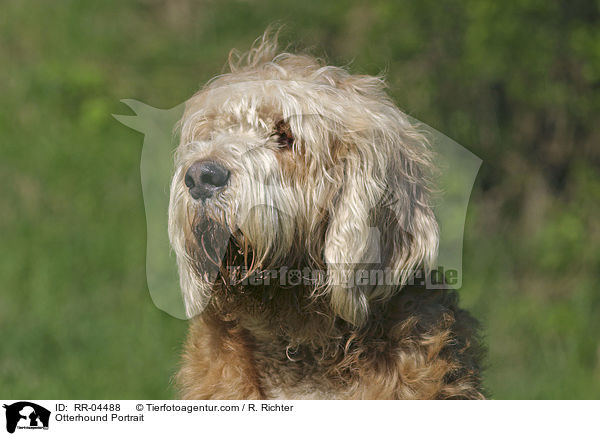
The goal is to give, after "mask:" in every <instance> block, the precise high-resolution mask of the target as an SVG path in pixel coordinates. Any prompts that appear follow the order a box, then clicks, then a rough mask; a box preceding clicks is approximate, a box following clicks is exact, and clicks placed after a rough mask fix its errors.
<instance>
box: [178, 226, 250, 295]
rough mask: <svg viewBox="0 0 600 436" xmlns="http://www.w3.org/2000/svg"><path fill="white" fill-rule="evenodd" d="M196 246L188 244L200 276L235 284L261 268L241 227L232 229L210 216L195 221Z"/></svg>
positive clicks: (194, 243) (194, 242) (213, 280)
mask: <svg viewBox="0 0 600 436" xmlns="http://www.w3.org/2000/svg"><path fill="white" fill-rule="evenodd" d="M193 236H194V241H193V244H192V245H193V246H191V247H188V248H189V250H188V252H189V253H191V255H192V257H193V259H194V265H195V267H196V269H197V272H198V273H199V275H200V276H201V277H204V278H205V279H207V280H211V281H212V282H213V283H215V282H216V281H222V282H223V283H225V284H226V285H234V284H236V283H238V282H241V281H242V280H244V279H245V278H247V277H248V276H249V275H250V274H252V273H256V272H257V271H259V269H260V265H259V263H258V262H257V261H256V259H255V256H254V252H253V250H252V247H251V246H250V245H249V244H248V242H247V238H245V237H244V235H243V233H242V232H241V231H240V230H236V231H235V232H233V233H232V232H231V231H230V230H229V229H228V228H227V227H226V226H223V225H222V224H220V223H219V222H217V221H215V220H212V219H210V218H202V219H197V220H196V222H195V223H194V224H193Z"/></svg>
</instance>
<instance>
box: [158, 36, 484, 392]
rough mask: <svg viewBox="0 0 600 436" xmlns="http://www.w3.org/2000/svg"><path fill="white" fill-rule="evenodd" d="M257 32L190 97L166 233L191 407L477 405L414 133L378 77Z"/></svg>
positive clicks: (463, 320) (473, 348) (468, 321)
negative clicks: (177, 288) (430, 283)
mask: <svg viewBox="0 0 600 436" xmlns="http://www.w3.org/2000/svg"><path fill="white" fill-rule="evenodd" d="M274 41H275V38H270V37H268V36H265V37H263V38H262V39H261V40H260V41H259V42H258V43H257V44H256V45H255V46H254V48H253V49H252V50H250V52H249V53H248V54H246V55H244V56H232V57H231V59H230V62H229V64H230V70H231V71H230V72H229V73H227V74H223V75H220V76H218V77H216V78H215V79H213V80H211V81H210V82H209V83H208V84H207V85H206V86H205V87H204V88H203V89H202V90H201V91H200V92H198V93H197V94H196V95H194V96H193V97H192V98H191V99H190V100H189V101H188V102H187V104H186V109H185V113H184V115H183V118H182V120H181V122H180V130H181V142H180V145H179V146H178V148H177V152H176V157H175V159H176V168H175V175H174V177H173V180H172V185H171V198H170V208H169V235H170V240H171V244H172V247H173V250H174V251H175V254H176V256H177V263H178V267H179V274H180V282H181V287H182V291H183V294H184V300H185V305H186V310H187V313H188V316H190V317H192V316H193V317H194V319H193V320H192V321H191V329H190V334H189V338H188V343H187V346H186V351H185V356H184V363H183V367H182V368H181V370H180V371H179V373H178V376H177V382H178V384H179V387H180V389H181V395H182V396H183V397H184V398H186V399H263V398H289V399H294V398H298V399H300V398H312V399H319V398H323V399H421V398H422V399H438V398H439V399H442V398H483V396H482V394H481V386H480V369H479V360H480V354H481V351H480V346H479V344H478V338H477V332H476V323H475V321H474V320H473V319H472V318H471V317H470V316H469V315H468V314H467V313H466V312H465V311H463V310H460V309H459V308H458V307H457V305H456V304H457V297H456V293H455V291H450V290H439V289H438V290H433V289H427V288H426V286H421V285H419V284H415V283H414V280H413V277H414V276H415V274H416V273H417V272H418V273H421V274H425V275H427V274H428V273H429V267H430V265H431V264H432V262H433V261H434V259H435V257H436V252H437V245H438V225H437V223H436V219H435V216H434V214H433V212H432V209H431V205H430V198H429V197H430V186H429V183H428V179H429V177H428V174H429V172H430V170H431V168H432V167H433V164H432V162H435V158H432V157H431V154H430V152H429V147H428V144H427V141H426V139H425V137H424V136H423V135H422V134H420V132H419V131H418V130H417V129H416V128H415V127H414V126H413V124H411V123H410V122H409V120H408V119H407V117H406V116H405V115H404V114H403V113H402V112H400V110H398V108H397V107H396V106H395V105H394V104H393V102H392V101H391V99H390V98H389V97H388V96H387V95H386V93H385V91H384V83H383V81H382V79H381V78H379V77H371V76H356V75H351V74H349V73H348V72H347V71H346V70H344V69H342V68H337V67H332V66H326V65H324V64H322V63H321V62H320V61H318V60H317V59H314V58H312V57H310V56H305V55H293V54H288V53H283V54H277V52H276V43H275V42H274Z"/></svg>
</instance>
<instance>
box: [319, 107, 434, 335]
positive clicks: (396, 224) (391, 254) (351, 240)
mask: <svg viewBox="0 0 600 436" xmlns="http://www.w3.org/2000/svg"><path fill="white" fill-rule="evenodd" d="M393 115H394V116H393V117H391V119H390V120H388V121H390V122H388V123H386V124H387V125H386V126H385V128H386V129H387V131H385V132H384V131H381V130H380V131H374V132H370V133H369V134H366V135H365V134H363V135H360V136H356V137H355V138H353V142H354V143H353V144H352V145H353V146H352V147H351V149H350V150H349V151H348V154H347V155H346V156H345V158H344V159H343V176H342V181H341V188H340V191H339V193H338V196H337V198H336V199H335V201H334V205H333V206H332V207H331V209H330V211H329V212H330V221H329V226H328V229H327V233H326V236H325V248H324V257H325V262H326V264H327V273H328V274H327V279H328V283H327V290H328V292H329V294H330V299H331V304H332V307H333V310H334V312H335V313H336V314H337V315H338V316H340V317H341V318H343V319H345V320H346V321H348V322H350V323H352V324H354V325H356V326H361V325H364V324H365V323H366V321H367V318H368V316H369V311H370V306H371V304H370V303H371V302H372V301H373V300H386V299H388V298H390V297H391V296H392V295H393V294H394V293H395V292H397V291H398V290H399V289H401V287H402V285H403V284H405V283H406V281H407V280H408V279H409V278H410V277H411V275H412V274H413V273H414V271H415V270H417V269H421V268H422V269H424V270H425V273H428V272H429V266H430V265H431V264H432V263H433V261H434V259H435V257H436V254H437V245H438V226H437V222H436V220H435V217H434V214H433V212H432V210H431V207H430V205H429V200H428V189H427V183H426V172H427V169H428V166H429V165H430V164H429V162H430V159H429V152H428V147H427V142H426V140H425V138H424V137H422V136H421V135H420V134H419V133H418V132H417V131H416V130H415V129H414V128H413V127H412V126H411V125H410V124H409V123H408V122H407V121H406V119H405V118H404V116H403V115H402V114H401V113H400V112H399V111H398V112H395V111H394V112H393ZM375 270H376V271H375Z"/></svg>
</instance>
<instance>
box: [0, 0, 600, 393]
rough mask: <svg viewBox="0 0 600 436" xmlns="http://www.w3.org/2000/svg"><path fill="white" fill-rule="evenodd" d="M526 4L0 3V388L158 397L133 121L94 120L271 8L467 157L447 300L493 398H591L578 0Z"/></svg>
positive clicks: (161, 368) (594, 212)
mask: <svg viewBox="0 0 600 436" xmlns="http://www.w3.org/2000/svg"><path fill="white" fill-rule="evenodd" d="M534 3H535V2H530V1H521V2H517V3H516V5H515V6H513V7H511V8H502V9H499V8H497V7H496V6H495V4H496V3H495V2H492V1H486V2H464V3H460V2H454V1H444V2H434V1H426V2H417V3H410V4H409V3H406V4H399V3H396V2H387V1H378V2H373V3H371V4H370V5H369V6H365V5H361V3H359V2H347V3H343V2H321V1H314V0H309V1H304V2H275V1H268V2H241V1H240V2H232V3H229V4H225V3H218V2H192V1H188V0H178V1H171V2H166V1H159V0H155V1H116V0H111V1H102V2H101V1H90V2H75V1H64V2H60V3H49V2H43V1H41V0H40V1H35V0H28V1H18V0H8V1H5V2H4V3H3V6H2V14H1V16H0V102H1V105H0V193H1V195H0V331H1V332H2V341H1V345H0V396H1V397H5V398H98V399H104V398H124V399H126V398H170V397H172V396H173V395H174V392H173V390H172V387H171V385H170V377H171V375H172V374H173V372H174V370H175V368H176V366H177V361H178V352H179V350H180V347H181V343H182V341H183V339H184V336H185V328H186V324H185V322H183V321H180V320H177V319H174V318H171V317H170V316H168V315H166V314H164V313H162V312H161V311H159V310H158V309H156V308H155V307H154V306H153V304H152V301H151V300H150V295H149V293H148V289H147V285H146V281H145V280H146V276H145V246H146V234H145V217H144V207H143V199H142V192H141V184H140V170H139V161H140V153H141V145H142V135H141V134H139V133H136V132H134V131H132V130H130V129H127V128H126V127H124V126H122V125H120V124H119V123H118V122H117V121H115V120H114V119H113V118H112V117H111V114H112V113H128V111H127V109H126V108H125V107H124V106H123V105H121V104H120V103H119V100H120V99H122V98H134V99H138V100H140V101H143V102H145V103H148V104H150V105H152V106H156V107H160V108H170V107H173V106H175V105H177V104H179V103H181V102H182V101H184V100H185V99H186V98H187V97H189V96H190V95H191V94H192V93H193V92H195V91H196V90H197V89H198V87H199V86H200V85H201V84H202V83H203V82H204V81H206V80H207V79H209V78H210V77H211V76H213V75H214V74H215V73H217V72H220V71H221V69H222V67H223V65H224V63H225V60H226V55H227V52H228V50H229V49H230V48H232V47H237V48H240V49H245V48H247V47H248V46H249V45H250V43H251V41H252V40H253V39H254V38H256V37H257V36H258V35H259V34H261V33H262V31H263V30H264V29H265V27H266V26H267V24H269V23H271V22H273V21H282V22H284V23H286V24H287V25H288V31H287V34H285V36H284V39H285V40H286V41H295V40H298V41H302V43H301V44H298V45H300V46H305V47H306V46H308V47H312V48H313V51H314V52H316V53H317V54H320V55H322V54H326V55H327V56H328V59H329V60H330V61H331V62H334V63H338V64H347V63H349V62H350V61H353V62H352V65H351V68H352V70H353V71H354V72H359V73H370V74H374V73H378V72H380V71H381V70H387V71H388V76H389V83H390V85H391V92H392V94H393V95H394V97H395V98H396V100H397V101H398V103H399V105H400V107H402V108H403V109H405V110H406V111H408V112H409V113H410V114H411V115H412V116H414V117H416V118H418V119H420V120H422V121H424V122H426V123H428V124H430V125H432V126H433V127H435V128H437V129H438V130H440V131H442V132H444V133H445V134H447V135H448V136H450V137H452V138H454V139H456V140H457V141H458V142H460V143H462V144H463V145H465V146H466V147H467V148H469V149H470V150H471V151H473V152H474V153H476V154H477V155H479V156H480V157H481V158H482V159H483V160H484V164H483V167H482V170H481V173H480V176H479V178H478V180H477V183H476V187H475V191H474V194H473V197H472V200H471V205H470V208H469V214H468V218H467V223H466V230H465V234H466V241H465V257H464V259H463V261H464V267H465V268H464V280H463V289H462V290H461V293H462V297H463V303H464V305H465V306H466V307H468V308H470V309H471V310H472V311H473V312H474V314H475V315H476V316H477V317H478V318H480V319H481V321H482V325H483V327H484V330H485V333H486V342H487V346H488V349H489V358H488V366H489V369H488V371H487V373H486V385H487V387H488V389H489V390H490V392H491V393H492V395H493V397H494V398H600V364H599V358H600V357H599V356H600V333H599V332H600V292H599V290H598V277H597V272H598V271H599V270H600V250H599V248H598V247H599V246H600V243H599V242H600V234H599V232H598V226H597V217H598V212H599V210H598V209H599V206H598V201H597V199H598V198H600V175H599V171H598V166H597V163H598V161H599V160H598V159H597V158H598V156H597V152H596V151H595V147H593V145H591V144H597V140H598V137H599V135H598V131H597V129H596V128H594V127H593V125H592V122H591V120H593V114H597V111H598V109H599V108H600V100H599V98H598V96H597V92H596V93H593V92H591V91H590V90H593V89H596V88H594V87H593V86H592V85H593V84H594V83H596V82H595V81H597V80H598V78H600V73H598V72H599V71H600V68H598V65H599V64H600V63H599V61H598V59H600V57H598V56H597V53H600V51H598V47H599V46H598V44H597V41H598V39H597V38H595V35H596V33H594V32H596V31H595V30H594V29H595V28H597V21H594V20H597V14H596V12H597V11H596V12H594V11H592V12H594V13H592V12H590V11H588V10H587V9H586V8H585V7H584V5H583V4H582V5H580V8H579V9H573V10H570V12H569V14H570V15H569V14H566V15H565V14H564V13H563V12H562V11H560V10H558V9H556V8H555V7H554V6H552V5H546V6H544V5H542V4H539V5H538V4H534ZM590 7H591V6H590ZM561 17H562V18H561ZM586 17H588V18H586ZM589 17H591V18H589ZM494 23H495V24H494ZM502 23H504V24H502ZM513 24H514V25H513ZM561 26H562V27H561ZM595 26H596V27H595ZM530 30H531V31H530ZM563 31H564V32H563ZM519 32H520V33H519ZM557 34H560V35H565V37H564V38H562V37H561V38H558V35H557ZM294 45H296V44H292V46H294ZM564 59H567V60H565V61H564V65H563V64H562V63H558V64H556V62H559V61H560V60H564ZM569 59H570V61H568V60H569ZM557 60H559V61H557ZM561 62H562V61H561ZM555 67H556V68H555ZM570 68H572V71H574V72H573V74H571V75H569V74H570V73H569V74H567V73H564V75H561V74H563V73H562V72H563V71H571V69H570ZM544 120H545V121H544ZM561 121H564V123H562V124H561ZM544 122H545V123H546V124H544ZM548 123H550V124H549V125H550V127H548V128H546V127H545V126H546V125H548ZM552 123H554V124H552ZM561 126H563V127H561ZM564 126H567V127H564ZM561 129H562V130H561ZM573 135H575V136H573ZM561 141H562V142H561ZM575 143H576V144H578V147H577V148H575V147H574V146H573V144H575ZM553 144H559V146H558V147H555V146H554V145H553ZM557 150H558V151H557ZM561 153H562V154H561ZM548 156H553V158H552V159H550V157H548ZM565 168H566V169H565ZM563 173H565V174H566V175H563V176H561V175H560V174H563ZM555 179H556V180H559V182H556V181H555ZM557 183H558V186H557Z"/></svg>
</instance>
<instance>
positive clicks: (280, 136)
mask: <svg viewBox="0 0 600 436" xmlns="http://www.w3.org/2000/svg"><path fill="white" fill-rule="evenodd" d="M272 136H273V137H274V138H275V140H276V141H277V144H279V147H280V148H284V149H291V148H292V146H293V145H294V136H293V135H292V129H291V128H290V125H289V123H288V122H287V121H285V120H279V121H277V123H275V131H274V132H273V134H272Z"/></svg>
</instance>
